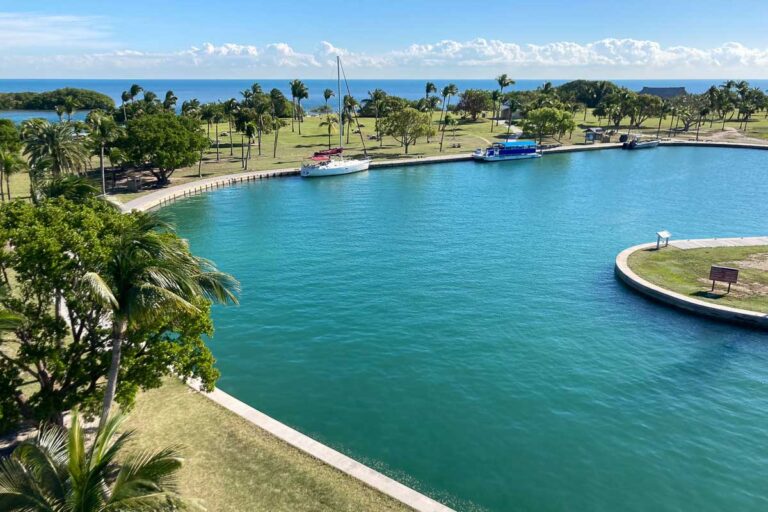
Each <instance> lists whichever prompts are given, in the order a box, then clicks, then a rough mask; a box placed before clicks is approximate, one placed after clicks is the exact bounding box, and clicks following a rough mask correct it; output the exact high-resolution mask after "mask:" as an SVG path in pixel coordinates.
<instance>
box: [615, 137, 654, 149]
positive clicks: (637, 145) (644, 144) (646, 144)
mask: <svg viewBox="0 0 768 512" xmlns="http://www.w3.org/2000/svg"><path fill="white" fill-rule="evenodd" d="M658 145H659V141H658V139H654V140H643V141H641V140H639V139H632V140H630V141H625V142H624V143H623V144H622V145H621V149H648V148H655V147H656V146H658Z"/></svg>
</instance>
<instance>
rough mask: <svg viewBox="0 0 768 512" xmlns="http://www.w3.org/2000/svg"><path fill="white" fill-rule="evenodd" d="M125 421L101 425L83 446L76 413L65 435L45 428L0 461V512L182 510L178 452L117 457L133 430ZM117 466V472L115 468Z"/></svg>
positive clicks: (112, 420)
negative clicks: (124, 428)
mask: <svg viewBox="0 0 768 512" xmlns="http://www.w3.org/2000/svg"><path fill="white" fill-rule="evenodd" d="M124 421H125V417H124V416H121V415H116V416H114V417H112V418H110V419H109V421H106V422H104V423H102V424H101V425H100V426H99V429H98V431H97V433H96V437H95V439H94V441H93V444H92V445H91V446H90V447H89V446H88V445H87V443H86V440H85V438H86V435H85V429H84V427H83V425H82V423H81V422H80V415H79V414H78V413H77V411H74V412H73V414H72V420H71V423H70V429H69V431H66V430H65V429H63V428H62V427H59V426H56V425H49V426H43V427H42V428H41V429H40V431H39V432H38V434H37V436H36V437H35V438H34V439H32V440H28V441H24V442H22V443H21V444H20V445H19V446H18V447H16V449H15V450H14V451H13V454H12V455H11V456H10V457H9V458H7V459H4V460H3V461H2V462H0V509H2V510H4V511H7V512H50V511H54V510H55V511H58V512H106V511H118V510H120V511H125V512H131V511H140V510H154V511H162V510H165V511H169V512H170V511H173V510H181V509H183V508H186V505H187V504H186V503H185V500H184V499H183V498H182V497H181V496H180V495H179V494H178V493H177V492H176V489H177V486H176V475H177V473H178V471H179V469H181V466H182V462H183V459H182V458H181V456H180V454H179V453H178V451H177V449H176V448H164V449H160V450H157V451H144V452H140V453H137V454H135V455H132V456H128V457H121V453H122V452H123V451H124V449H125V447H126V444H127V443H128V442H129V441H130V440H131V439H132V438H133V436H134V434H133V432H130V431H129V432H124V433H122V434H120V433H119V431H120V427H121V426H122V424H123V423H124ZM117 468H119V469H117Z"/></svg>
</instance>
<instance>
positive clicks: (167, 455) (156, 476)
mask: <svg viewBox="0 0 768 512" xmlns="http://www.w3.org/2000/svg"><path fill="white" fill-rule="evenodd" d="M182 463H183V459H182V458H181V456H180V454H179V452H178V450H177V448H174V447H170V448H165V449H163V450H159V451H155V452H150V451H146V452H142V453H139V454H137V455H135V456H133V457H131V458H130V459H128V460H127V461H126V462H125V464H123V466H122V467H121V468H120V472H119V473H118V475H117V479H116V480H115V484H114V487H113V491H112V497H111V499H110V502H111V501H113V500H114V501H120V500H124V499H127V498H134V497H140V496H144V495H147V494H154V493H157V492H176V489H177V488H176V478H175V477H176V473H178V471H179V470H180V469H181V465H182Z"/></svg>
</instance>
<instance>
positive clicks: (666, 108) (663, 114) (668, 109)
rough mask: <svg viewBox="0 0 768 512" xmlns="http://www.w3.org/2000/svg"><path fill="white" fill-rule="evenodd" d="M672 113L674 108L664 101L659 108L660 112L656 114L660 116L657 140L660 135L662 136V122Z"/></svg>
mask: <svg viewBox="0 0 768 512" xmlns="http://www.w3.org/2000/svg"><path fill="white" fill-rule="evenodd" d="M671 111H672V108H671V107H670V105H669V102H667V101H664V100H662V102H661V105H660V106H659V109H658V111H657V112H656V113H657V114H659V125H658V126H657V127H656V138H657V139H658V138H659V135H660V134H661V122H662V121H663V120H664V119H666V117H667V114H669V113H670V112H671Z"/></svg>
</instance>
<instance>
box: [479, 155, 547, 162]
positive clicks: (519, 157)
mask: <svg viewBox="0 0 768 512" xmlns="http://www.w3.org/2000/svg"><path fill="white" fill-rule="evenodd" d="M472 158H474V159H475V160H477V161H478V162H502V161H504V160H526V159H528V158H541V153H526V154H523V155H501V156H497V155H494V156H486V155H478V154H474V155H472Z"/></svg>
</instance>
